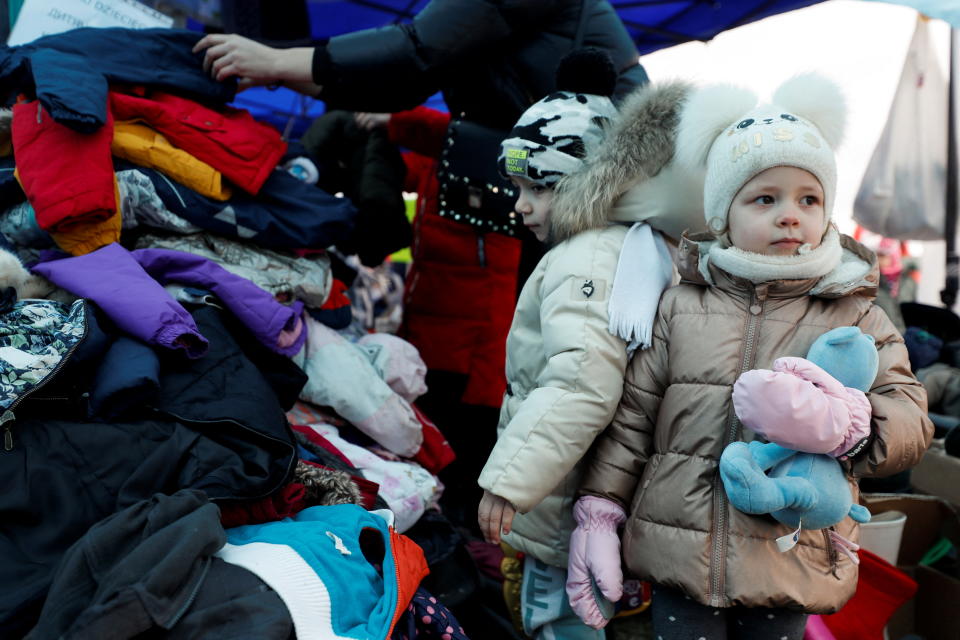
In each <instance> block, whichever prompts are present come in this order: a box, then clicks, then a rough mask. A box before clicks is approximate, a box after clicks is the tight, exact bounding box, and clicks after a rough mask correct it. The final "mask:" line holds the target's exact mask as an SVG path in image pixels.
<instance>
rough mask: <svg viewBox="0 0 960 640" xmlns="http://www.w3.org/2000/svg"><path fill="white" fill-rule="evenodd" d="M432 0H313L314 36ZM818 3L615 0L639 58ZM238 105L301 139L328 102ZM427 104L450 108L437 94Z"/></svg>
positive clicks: (263, 99)
mask: <svg viewBox="0 0 960 640" xmlns="http://www.w3.org/2000/svg"><path fill="white" fill-rule="evenodd" d="M428 1H429V0H308V3H307V9H308V11H309V14H310V25H311V27H310V29H311V35H312V36H313V38H315V39H318V40H320V39H325V38H330V37H333V36H336V35H340V34H342V33H349V32H351V31H357V30H360V29H369V28H376V27H382V26H385V25H389V24H395V23H401V22H409V21H410V20H412V18H413V16H414V15H416V14H417V12H418V11H420V10H421V9H422V8H423V7H424V6H426V4H427V3H428ZM818 1H819V0H736V1H735V2H734V1H733V0H729V1H727V2H715V1H710V0H675V1H670V0H611V4H612V5H613V6H614V7H615V8H616V9H617V13H619V14H620V17H621V19H622V20H623V22H624V24H625V25H626V26H627V30H628V31H629V32H630V35H631V36H633V39H634V41H635V42H636V43H637V49H638V50H639V52H640V54H641V55H643V54H647V53H651V52H653V51H656V50H658V49H663V48H665V47H670V46H673V45H677V44H681V43H683V42H688V41H690V40H701V41H706V40H710V39H711V38H713V37H714V36H715V35H717V34H718V33H720V32H722V31H726V30H727V29H732V28H734V27H738V26H741V25H744V24H748V23H750V22H755V21H757V20H761V19H763V18H766V17H769V16H772V15H775V14H778V13H783V12H785V11H792V10H794V9H799V8H801V7H806V6H809V5H812V4H816V3H817V2H818ZM235 104H236V105H237V106H238V107H242V108H245V109H249V110H250V111H251V113H253V114H254V116H255V117H256V118H258V119H262V120H266V121H269V122H270V123H271V124H273V125H274V126H276V127H278V128H279V129H280V130H281V131H283V130H285V129H287V128H288V127H289V133H290V137H291V138H293V139H296V138H298V137H299V135H300V134H301V133H302V132H303V130H304V129H305V128H306V126H307V125H308V124H309V122H310V121H311V120H312V119H313V118H316V117H317V116H319V115H320V114H321V113H323V103H321V102H320V101H318V100H304V99H301V97H300V96H299V94H296V93H294V92H293V91H289V90H286V89H278V90H276V91H270V90H268V89H264V88H254V89H249V90H247V91H245V92H243V93H241V94H240V95H239V96H237V101H236V103H235ZM427 105H428V106H431V107H434V108H436V109H442V110H446V107H445V105H444V103H443V98H442V97H441V96H440V95H439V94H437V95H435V96H433V97H432V98H430V100H429V101H428V102H427Z"/></svg>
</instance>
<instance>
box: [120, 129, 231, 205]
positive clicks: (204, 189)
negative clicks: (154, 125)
mask: <svg viewBox="0 0 960 640" xmlns="http://www.w3.org/2000/svg"><path fill="white" fill-rule="evenodd" d="M111 150H112V151H113V155H115V156H118V157H120V158H123V159H124V160H129V161H130V162H133V163H134V164H138V165H140V166H141V167H148V168H150V169H156V170H157V171H159V172H161V173H163V174H164V175H166V176H168V177H170V178H172V179H174V180H176V181H177V182H179V183H180V184H182V185H184V186H187V187H190V188H191V189H193V190H194V191H196V192H197V193H199V194H200V195H204V196H207V197H208V198H213V199H215V200H227V199H229V198H230V196H231V195H232V193H231V191H230V187H228V186H227V185H226V184H224V182H223V176H222V175H221V174H220V172H219V171H217V170H216V169H214V168H213V167H211V166H210V165H208V164H207V163H206V162H203V161H201V160H198V159H197V158H195V157H193V156H192V155H190V154H189V153H187V152H186V151H184V150H183V149H178V148H177V147H175V146H173V145H172V144H170V142H169V141H168V140H167V139H166V138H164V137H163V135H162V134H160V133H158V132H156V131H154V130H153V129H151V128H150V127H148V126H146V125H144V124H140V123H138V122H116V123H114V126H113V145H112V147H111Z"/></svg>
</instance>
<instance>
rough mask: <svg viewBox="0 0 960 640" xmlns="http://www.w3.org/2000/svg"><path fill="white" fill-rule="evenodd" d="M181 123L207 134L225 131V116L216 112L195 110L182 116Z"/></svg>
mask: <svg viewBox="0 0 960 640" xmlns="http://www.w3.org/2000/svg"><path fill="white" fill-rule="evenodd" d="M179 119H180V122H181V123H183V124H185V125H187V126H189V127H192V128H194V129H198V130H200V131H205V132H215V131H223V130H224V126H223V116H222V115H220V114H219V113H216V112H215V111H203V110H200V109H194V110H192V111H188V112H186V113H183V114H181V115H180V118H179Z"/></svg>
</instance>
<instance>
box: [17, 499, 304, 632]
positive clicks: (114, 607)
mask: <svg viewBox="0 0 960 640" xmlns="http://www.w3.org/2000/svg"><path fill="white" fill-rule="evenodd" d="M225 542H226V534H225V533H224V530H223V527H222V526H221V524H220V512H219V510H218V509H217V507H216V506H215V505H213V504H211V503H210V502H209V501H208V500H207V497H206V496H205V495H204V494H203V493H201V492H199V491H194V490H189V489H185V490H183V491H179V492H177V493H175V494H174V495H172V496H165V495H161V494H157V495H155V496H153V497H152V498H149V499H147V500H142V501H140V502H138V503H136V504H133V505H131V506H130V507H127V508H126V509H124V510H123V511H120V512H118V513H115V514H114V515H112V516H110V517H108V518H106V519H104V520H103V521H102V522H99V523H98V524H96V525H94V526H93V527H92V528H91V529H90V531H88V532H87V533H86V535H84V536H83V537H82V538H81V539H80V540H79V541H77V543H76V544H75V545H73V546H72V547H71V548H70V550H69V551H67V553H66V555H65V556H64V559H63V562H62V563H61V565H60V568H59V569H58V570H57V574H56V576H54V580H53V585H52V587H51V588H50V594H49V597H48V598H47V601H46V603H45V604H44V607H43V614H42V615H41V616H40V622H39V624H37V626H36V627H34V629H33V630H32V631H31V633H30V635H29V636H28V637H29V638H30V640H44V639H46V638H72V639H76V640H80V639H83V638H90V639H91V640H93V639H95V638H108V637H109V638H114V639H115V640H122V639H123V638H140V637H143V635H141V634H147V633H148V632H150V631H153V632H155V633H157V635H162V637H164V638H203V637H209V638H238V637H247V638H263V639H264V640H270V639H276V640H287V638H289V637H290V635H291V632H292V631H293V621H292V620H291V619H290V614H289V613H288V611H287V608H286V606H285V605H284V604H283V601H282V600H281V599H280V597H279V596H278V595H277V594H276V593H275V592H274V591H273V590H272V589H270V588H269V587H267V586H266V585H265V584H264V583H263V582H262V581H261V580H260V579H259V578H258V577H257V576H255V575H254V574H252V573H250V572H249V571H248V570H246V569H244V568H242V567H237V566H234V565H230V564H227V563H225V562H224V561H223V560H220V559H219V558H216V557H214V556H213V554H214V553H216V552H217V551H218V550H219V549H220V548H221V547H223V545H224V543H225Z"/></svg>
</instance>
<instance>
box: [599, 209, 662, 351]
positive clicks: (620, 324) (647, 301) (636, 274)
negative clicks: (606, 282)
mask: <svg viewBox="0 0 960 640" xmlns="http://www.w3.org/2000/svg"><path fill="white" fill-rule="evenodd" d="M672 279H673V259H672V258H671V256H670V251H669V250H668V249H667V244H666V242H665V241H664V239H663V236H661V235H660V234H659V233H654V231H653V229H652V228H651V227H650V225H648V224H646V223H645V222H637V223H635V224H634V225H633V226H631V227H630V230H629V231H627V235H626V237H625V238H624V239H623V247H622V248H621V249H620V256H619V258H618V259H617V272H616V275H615V276H614V278H613V290H612V292H611V294H610V302H609V303H608V305H607V315H608V325H607V328H608V330H609V331H610V333H612V334H613V335H615V336H618V337H620V338H622V339H623V340H624V341H625V342H626V343H627V352H628V353H631V354H632V353H633V352H634V351H636V350H637V349H638V348H640V349H647V348H649V347H650V344H651V343H652V342H653V323H654V320H655V319H656V317H657V306H658V305H659V303H660V296H661V294H663V291H664V289H666V288H667V287H668V286H670V281H671V280H672Z"/></svg>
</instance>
